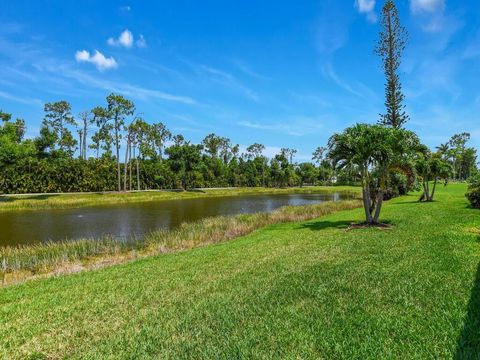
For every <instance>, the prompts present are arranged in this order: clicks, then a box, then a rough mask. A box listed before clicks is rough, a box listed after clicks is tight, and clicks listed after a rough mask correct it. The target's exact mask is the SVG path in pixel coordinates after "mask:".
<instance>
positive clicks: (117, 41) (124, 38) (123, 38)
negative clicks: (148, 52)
mask: <svg viewBox="0 0 480 360" xmlns="http://www.w3.org/2000/svg"><path fill="white" fill-rule="evenodd" d="M107 44H108V45H111V46H116V47H124V48H127V49H130V48H131V47H133V45H136V46H137V47H139V48H144V47H147V41H146V40H145V37H144V36H143V35H140V36H139V37H138V39H136V40H135V37H134V36H133V33H132V32H131V31H130V30H128V29H125V30H124V31H122V32H121V33H120V35H119V36H118V38H113V37H111V38H109V39H108V40H107Z"/></svg>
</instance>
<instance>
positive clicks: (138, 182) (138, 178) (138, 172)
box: [137, 150, 140, 191]
mask: <svg viewBox="0 0 480 360" xmlns="http://www.w3.org/2000/svg"><path fill="white" fill-rule="evenodd" d="M139 156H140V150H139V151H138V156H137V190H138V191H140V164H139V160H138V158H139Z"/></svg>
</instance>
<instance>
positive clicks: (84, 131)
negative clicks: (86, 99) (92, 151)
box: [78, 111, 92, 160]
mask: <svg viewBox="0 0 480 360" xmlns="http://www.w3.org/2000/svg"><path fill="white" fill-rule="evenodd" d="M91 114H92V113H91V112H90V111H83V112H81V113H80V114H79V115H78V117H79V118H80V121H81V123H80V125H81V127H80V129H78V132H79V134H80V142H79V145H80V158H81V159H83V160H87V148H88V144H87V138H88V127H89V125H90V124H91V123H92V117H91Z"/></svg>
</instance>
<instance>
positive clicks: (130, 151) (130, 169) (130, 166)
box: [128, 145, 132, 191]
mask: <svg viewBox="0 0 480 360" xmlns="http://www.w3.org/2000/svg"><path fill="white" fill-rule="evenodd" d="M128 168H129V172H130V176H129V180H130V186H129V189H130V191H132V146H131V145H130V148H129V153H128Z"/></svg>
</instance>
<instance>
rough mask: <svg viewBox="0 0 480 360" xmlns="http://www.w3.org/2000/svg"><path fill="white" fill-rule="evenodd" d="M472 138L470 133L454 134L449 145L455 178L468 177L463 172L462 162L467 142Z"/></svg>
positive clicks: (462, 178)
mask: <svg viewBox="0 0 480 360" xmlns="http://www.w3.org/2000/svg"><path fill="white" fill-rule="evenodd" d="M469 140H470V134H469V133H466V132H464V133H461V134H455V135H453V136H452V137H451V138H450V140H449V142H448V145H449V146H450V150H449V155H450V158H451V159H452V165H453V178H454V179H458V180H465V179H466V177H465V176H463V175H464V174H462V170H463V169H462V166H461V162H462V159H463V157H464V155H465V150H466V144H467V142H468V141H469Z"/></svg>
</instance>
